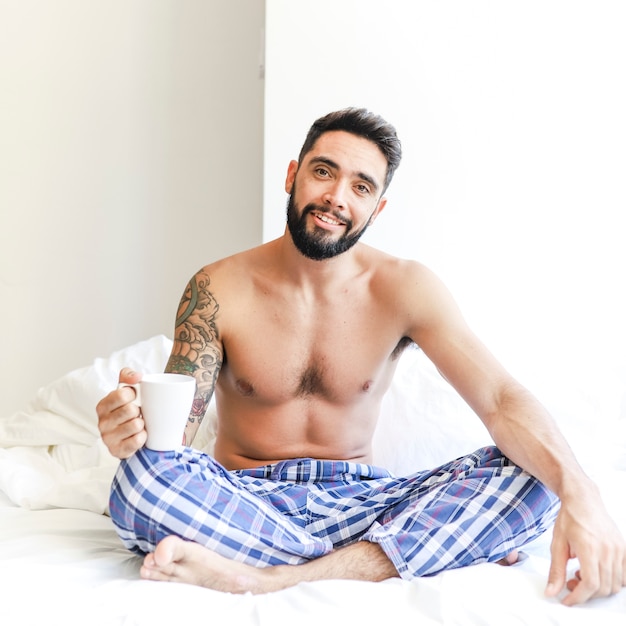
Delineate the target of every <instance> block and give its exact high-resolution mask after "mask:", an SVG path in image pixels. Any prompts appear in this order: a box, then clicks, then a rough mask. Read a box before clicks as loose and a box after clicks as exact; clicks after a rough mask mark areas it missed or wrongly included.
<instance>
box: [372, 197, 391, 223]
mask: <svg viewBox="0 0 626 626" xmlns="http://www.w3.org/2000/svg"><path fill="white" fill-rule="evenodd" d="M386 206H387V198H381V199H380V200H379V201H378V206H377V207H376V208H375V209H374V212H373V213H372V216H371V217H370V221H369V224H368V225H371V224H373V223H374V221H375V220H376V218H377V217H378V216H379V215H380V214H381V213H382V211H383V209H384V208H385V207H386Z"/></svg>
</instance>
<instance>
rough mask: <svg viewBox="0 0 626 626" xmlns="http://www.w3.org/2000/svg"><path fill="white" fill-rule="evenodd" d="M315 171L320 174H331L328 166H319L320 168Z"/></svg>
mask: <svg viewBox="0 0 626 626" xmlns="http://www.w3.org/2000/svg"><path fill="white" fill-rule="evenodd" d="M315 173H316V174H317V175H318V176H329V175H330V174H329V172H328V170H327V169H326V168H324V167H318V168H317V169H316V170H315Z"/></svg>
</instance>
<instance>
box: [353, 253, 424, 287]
mask: <svg viewBox="0 0 626 626" xmlns="http://www.w3.org/2000/svg"><path fill="white" fill-rule="evenodd" d="M363 252H364V254H365V259H366V263H367V264H368V265H369V266H370V267H372V268H374V269H375V270H376V272H377V274H378V275H380V276H381V277H384V276H387V277H388V278H392V277H393V278H397V279H398V280H411V279H412V278H415V277H419V276H422V275H432V271H431V270H430V269H429V268H428V267H426V265H424V264H423V263H421V262H420V261H417V260H415V259H407V258H402V257H398V256H394V255H393V254H390V253H388V252H385V251H383V250H380V249H378V248H373V247H371V246H364V247H363Z"/></svg>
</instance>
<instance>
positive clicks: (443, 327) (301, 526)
mask: <svg viewBox="0 0 626 626" xmlns="http://www.w3.org/2000/svg"><path fill="white" fill-rule="evenodd" d="M400 156H401V149H400V143H399V141H398V139H397V137H396V133H395V130H394V129H393V127H392V126H390V125H389V124H388V123H386V122H385V121H384V120H382V119H381V118H380V117H378V116H376V115H373V114H371V113H369V112H367V111H365V110H362V109H347V110H344V111H339V112H336V113H331V114H329V115H327V116H325V117H323V118H321V119H320V120H318V121H317V122H316V123H314V124H313V126H312V127H311V130H310V131H309V134H308V136H307V139H306V141H305V143H304V145H303V148H302V150H301V153H300V156H299V159H298V161H292V162H291V163H290V164H289V168H288V171H287V178H286V184H285V188H286V191H287V193H288V194H290V197H289V203H288V209H287V228H286V230H285V233H284V235H283V236H282V237H280V238H279V239H276V240H275V241H271V242H269V243H266V244H264V245H261V246H259V247H257V248H254V249H252V250H248V251H246V252H243V253H240V254H237V255H234V256H232V257H229V258H227V259H224V260H221V261H218V262H216V263H213V264H211V265H209V266H207V267H205V268H203V269H202V270H200V271H199V272H198V273H197V274H196V275H195V276H194V277H193V278H192V280H191V281H190V283H189V285H188V286H187V289H186V291H185V293H184V295H183V298H182V300H181V303H180V307H179V310H178V316H177V320H176V328H175V335H174V344H173V349H172V354H171V357H170V359H169V361H168V364H167V368H166V370H167V371H172V372H180V373H187V374H191V375H193V376H194V377H195V379H196V381H197V392H196V398H195V402H194V407H193V409H192V413H191V415H190V417H189V421H188V424H187V427H186V431H185V443H188V444H191V443H192V442H193V438H194V435H195V433H196V431H197V428H198V425H199V423H200V421H201V419H202V417H203V416H204V413H205V411H206V408H207V405H208V403H209V401H210V399H211V397H212V394H213V392H214V391H215V393H216V401H217V409H218V432H217V440H216V443H215V451H214V458H211V457H209V456H207V455H205V454H202V453H200V452H198V451H196V450H193V449H192V448H189V447H184V448H182V449H181V450H178V451H172V452H166V453H157V452H154V451H150V450H146V449H145V448H142V446H143V444H144V442H145V440H146V433H145V429H144V426H143V421H142V419H141V415H140V414H139V409H138V408H137V407H136V406H135V405H134V404H132V400H133V397H134V396H133V394H134V392H133V390H132V389H130V388H128V387H126V388H122V389H119V390H115V391H112V392H111V393H110V394H109V395H108V396H106V397H105V398H103V400H102V401H101V402H100V403H99V404H98V415H99V426H100V430H101V433H102V437H103V439H104V441H105V443H106V444H107V446H108V447H109V449H110V450H111V452H112V453H113V454H114V455H116V456H118V457H119V458H121V459H124V460H123V461H122V462H121V464H120V469H119V470H118V473H117V475H116V479H115V482H114V485H113V489H112V496H111V515H112V518H113V520H114V522H115V524H116V526H117V528H118V532H119V534H120V536H121V538H122V540H123V541H124V543H125V544H126V545H127V546H128V547H129V548H130V549H133V550H136V551H138V552H141V553H145V554H146V557H145V559H144V565H143V567H142V570H141V574H142V576H143V577H144V578H147V579H153V580H175V581H182V582H188V583H193V584H199V585H204V586H207V587H212V588H214V589H221V590H226V591H231V592H246V591H252V592H254V593H262V592H266V591H271V590H276V589H281V588H284V587H288V586H290V585H294V584H296V583H298V582H300V581H304V580H318V579H323V578H353V579H363V580H384V579H386V578H390V577H393V576H402V577H403V578H413V577H415V576H425V575H430V574H434V573H436V572H438V571H441V570H443V569H446V568H451V567H460V566H464V565H470V564H472V563H478V562H482V561H499V562H502V563H512V562H514V561H515V560H516V558H517V549H518V548H519V547H520V546H521V545H523V543H525V542H527V541H528V540H530V539H532V538H533V537H534V536H536V535H537V534H538V533H540V532H542V531H543V530H544V529H545V528H546V527H547V526H549V525H550V524H551V523H552V521H553V520H554V516H555V515H556V523H555V528H554V538H553V543H552V565H551V570H550V574H549V581H548V586H547V590H546V593H547V594H548V595H549V596H556V595H558V594H560V593H561V591H562V590H563V588H564V587H565V586H566V566H567V563H568V560H569V559H570V558H573V557H578V559H579V561H580V570H579V572H578V574H577V577H576V578H575V579H573V580H570V581H568V582H567V587H568V589H569V594H567V595H566V596H565V597H564V600H563V601H564V602H565V603H566V604H576V603H580V602H584V601H586V600H587V599H589V598H592V597H600V596H606V595H609V594H611V593H616V592H617V591H618V590H619V589H621V587H622V586H623V585H624V584H626V545H625V542H624V540H623V538H622V537H621V535H620V533H619V531H618V530H617V528H616V527H615V525H614V524H613V522H612V520H611V519H610V518H609V516H608V515H607V513H606V511H605V509H604V506H603V504H602V502H601V499H600V497H599V494H598V491H597V489H596V487H595V485H594V484H593V483H592V482H591V481H590V480H589V478H588V477H587V476H586V475H585V474H584V473H583V471H582V469H581V468H580V466H579V465H578V463H577V462H576V460H575V458H574V456H573V454H572V452H571V451H570V449H569V447H568V446H567V444H566V442H565V441H564V439H563V437H562V436H561V434H560V433H559V431H558V429H557V428H556V426H555V424H554V423H553V421H552V419H551V418H550V416H549V415H548V414H547V413H546V411H545V409H544V408H543V407H542V406H541V405H540V404H539V403H538V402H537V401H536V400H535V398H534V397H533V396H531V395H530V393H529V392H528V391H526V390H525V389H524V388H522V387H521V385H520V384H519V383H518V382H516V381H515V380H513V379H512V378H511V376H510V375H509V374H508V373H507V372H506V371H505V370H504V369H503V367H502V366H501V365H500V364H499V363H498V362H497V361H496V360H495V358H494V357H493V356H492V355H491V354H490V353H489V351H488V350H487V349H486V348H485V347H484V346H483V345H482V344H481V342H480V341H479V340H478V339H477V338H476V337H475V336H474V334H473V333H472V332H471V331H470V329H469V328H468V327H467V325H466V323H465V321H464V320H463V318H462V316H461V314H460V312H459V311H458V309H457V307H456V305H455V303H454V301H453V299H452V297H451V296H450V295H449V293H448V291H447V290H446V288H445V287H444V286H443V285H442V284H441V282H440V281H439V280H438V279H437V278H436V277H435V276H434V275H433V274H432V273H431V272H430V271H429V270H428V269H427V268H425V267H424V266H422V265H421V264H419V263H417V262H415V261H406V260H401V259H397V258H394V257H392V256H390V255H387V254H385V253H382V252H380V251H378V250H375V249H373V248H371V247H369V246H366V245H364V244H363V243H361V242H359V238H360V236H361V235H362V234H363V232H364V231H365V229H366V228H367V227H368V226H370V225H371V224H372V223H373V222H374V221H375V219H376V217H377V216H378V215H379V214H380V212H381V211H382V210H383V209H384V207H385V202H386V201H385V199H384V192H385V190H386V188H387V186H388V185H389V183H390V181H391V179H392V177H393V174H394V171H395V169H396V168H397V166H398V164H399V162H400ZM413 342H414V343H415V344H417V345H418V346H419V347H420V348H421V349H422V350H424V352H425V353H426V354H427V355H428V357H429V358H430V359H431V360H432V361H433V362H434V364H435V365H436V366H437V368H438V369H439V370H440V371H441V373H442V375H443V376H444V377H445V378H446V379H447V380H448V381H450V383H451V384H452V385H453V386H454V387H455V388H456V390H457V391H458V392H459V393H460V394H461V396H462V397H463V398H464V399H465V400H466V401H467V402H468V404H469V405H470V406H471V407H472V408H473V409H474V411H475V412H476V413H477V415H478V416H479V417H480V419H481V420H482V421H483V422H484V424H485V425H486V427H487V428H488V430H489V432H490V434H491V436H492V437H493V440H494V442H495V444H496V446H497V448H496V447H492V448H486V449H483V450H479V451H477V452H476V453H474V454H471V455H468V456H467V457H464V458H462V459H458V460H456V461H452V462H451V463H449V464H447V465H445V466H443V467H441V468H437V469H436V470H433V471H432V472H419V473H417V474H415V475H414V476H411V477H405V478H396V477H393V476H390V475H389V474H388V473H387V472H385V471H384V470H382V469H380V468H376V467H373V466H371V465H370V463H371V456H372V450H371V441H372V435H373V432H374V428H375V424H376V420H377V417H378V412H379V409H380V405H381V401H382V398H383V395H384V393H385V391H386V390H387V388H388V386H389V383H390V381H391V379H392V376H393V373H394V370H395V368H396V365H397V359H398V357H399V355H400V353H401V352H402V350H403V349H404V348H405V347H406V346H407V345H408V344H410V343H413ZM140 377H141V375H140V374H138V373H135V372H131V371H130V370H122V372H121V373H120V382H126V383H134V382H137V381H138V380H139V379H140ZM521 468H523V470H522V469H521ZM553 494H556V496H558V498H559V500H560V509H559V507H558V505H557V499H556V498H555V496H554V495H553ZM557 510H558V513H557Z"/></svg>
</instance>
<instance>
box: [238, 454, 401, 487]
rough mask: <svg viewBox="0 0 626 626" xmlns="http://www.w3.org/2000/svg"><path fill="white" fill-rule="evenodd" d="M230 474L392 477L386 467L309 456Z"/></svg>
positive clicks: (302, 479) (306, 479)
mask: <svg viewBox="0 0 626 626" xmlns="http://www.w3.org/2000/svg"><path fill="white" fill-rule="evenodd" d="M233 474H235V475H237V476H250V477H251V478H266V479H269V480H283V481H288V482H294V483H320V482H353V481H360V480H373V479H377V478H390V477H391V474H390V473H389V472H388V471H387V470H386V469H383V468H382V467H377V466H375V465H367V464H366V463H353V462H351V461H328V460H319V459H310V458H303V459H288V460H286V461H279V462H278V463H272V464H270V465H263V466H261V467H254V468H251V469H241V470H234V471H233Z"/></svg>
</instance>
